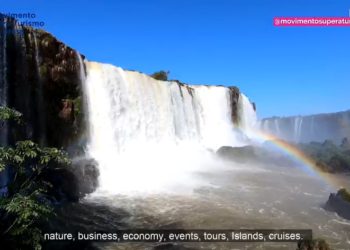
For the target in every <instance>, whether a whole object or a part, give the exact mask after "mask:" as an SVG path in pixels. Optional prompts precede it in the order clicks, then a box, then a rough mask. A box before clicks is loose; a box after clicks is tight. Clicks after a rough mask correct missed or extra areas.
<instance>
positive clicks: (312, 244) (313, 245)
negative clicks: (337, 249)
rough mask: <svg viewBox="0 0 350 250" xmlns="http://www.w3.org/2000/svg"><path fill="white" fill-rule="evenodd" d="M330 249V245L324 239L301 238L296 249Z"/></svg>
mask: <svg viewBox="0 0 350 250" xmlns="http://www.w3.org/2000/svg"><path fill="white" fill-rule="evenodd" d="M305 249H307V250H330V249H331V248H330V246H329V245H328V243H327V242H326V241H325V240H324V239H313V240H303V241H300V242H298V248H297V250H305Z"/></svg>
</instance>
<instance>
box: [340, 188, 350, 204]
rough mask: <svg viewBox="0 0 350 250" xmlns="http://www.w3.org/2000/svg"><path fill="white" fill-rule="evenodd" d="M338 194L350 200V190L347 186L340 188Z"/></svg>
mask: <svg viewBox="0 0 350 250" xmlns="http://www.w3.org/2000/svg"><path fill="white" fill-rule="evenodd" d="M337 195H339V196H340V197H342V198H343V200H345V201H348V202H350V192H349V191H348V190H346V189H345V188H342V189H339V191H338V193H337Z"/></svg>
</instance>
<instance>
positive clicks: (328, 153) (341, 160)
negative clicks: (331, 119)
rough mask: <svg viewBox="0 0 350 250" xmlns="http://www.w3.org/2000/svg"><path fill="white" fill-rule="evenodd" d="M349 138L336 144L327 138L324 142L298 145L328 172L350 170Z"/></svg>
mask: <svg viewBox="0 0 350 250" xmlns="http://www.w3.org/2000/svg"><path fill="white" fill-rule="evenodd" d="M347 142H348V140H347V138H344V139H343V142H342V144H341V145H339V146H338V145H335V144H334V143H333V142H332V141H329V140H326V141H325V142H323V143H318V142H311V143H307V144H299V145H298V147H299V148H300V149H301V150H302V151H303V152H304V153H305V154H306V155H308V156H310V157H311V158H313V159H314V160H315V162H316V163H317V165H318V167H319V168H320V169H322V170H323V171H326V172H344V171H350V152H349V149H348V148H347Z"/></svg>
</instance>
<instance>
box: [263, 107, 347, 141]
mask: <svg viewBox="0 0 350 250" xmlns="http://www.w3.org/2000/svg"><path fill="white" fill-rule="evenodd" d="M260 126H261V128H262V129H263V130H264V131H265V132H269V133H272V134H274V135H276V136H278V137H280V138H281V139H284V140H287V141H292V142H311V141H316V142H323V141H325V140H332V141H334V142H335V143H337V144H339V143H341V141H342V140H343V139H344V138H345V137H348V138H350V110H348V111H344V112H337V113H329V114H317V115H309V116H292V117H271V118H266V119H263V120H262V121H261V123H260Z"/></svg>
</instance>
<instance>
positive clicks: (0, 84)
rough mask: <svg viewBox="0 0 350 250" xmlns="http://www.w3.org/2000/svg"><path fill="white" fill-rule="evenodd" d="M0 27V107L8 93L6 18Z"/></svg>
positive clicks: (1, 138) (2, 138)
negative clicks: (0, 32)
mask: <svg viewBox="0 0 350 250" xmlns="http://www.w3.org/2000/svg"><path fill="white" fill-rule="evenodd" d="M0 25H2V29H1V31H2V34H1V37H2V40H1V46H0V48H2V49H1V52H0V53H1V57H0V58H1V59H2V60H1V62H0V105H1V106H6V105H7V92H8V82H7V32H8V31H7V18H5V17H1V18H0ZM7 132H8V128H7V124H6V123H5V124H4V125H3V126H2V128H1V134H0V145H1V146H4V145H6V144H7Z"/></svg>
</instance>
